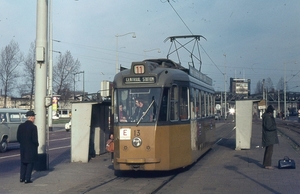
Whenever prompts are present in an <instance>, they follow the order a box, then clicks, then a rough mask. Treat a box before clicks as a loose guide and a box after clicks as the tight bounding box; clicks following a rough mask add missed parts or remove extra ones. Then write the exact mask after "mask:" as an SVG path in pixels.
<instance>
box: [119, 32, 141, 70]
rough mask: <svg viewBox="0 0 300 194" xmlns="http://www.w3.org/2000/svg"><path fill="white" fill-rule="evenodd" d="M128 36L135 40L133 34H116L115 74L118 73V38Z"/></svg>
mask: <svg viewBox="0 0 300 194" xmlns="http://www.w3.org/2000/svg"><path fill="white" fill-rule="evenodd" d="M128 34H132V38H136V35H135V32H128V33H126V34H121V35H119V34H117V35H115V36H116V74H117V73H118V72H119V48H118V39H119V37H122V36H126V35H128Z"/></svg>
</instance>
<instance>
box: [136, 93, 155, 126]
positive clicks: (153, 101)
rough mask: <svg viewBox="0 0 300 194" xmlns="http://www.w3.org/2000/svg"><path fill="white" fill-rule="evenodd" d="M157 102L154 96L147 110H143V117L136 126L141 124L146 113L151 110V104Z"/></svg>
mask: <svg viewBox="0 0 300 194" xmlns="http://www.w3.org/2000/svg"><path fill="white" fill-rule="evenodd" d="M154 103H155V100H154V96H152V102H151V103H150V105H149V106H148V108H147V109H146V111H145V112H143V114H142V116H141V118H140V119H139V120H138V122H137V123H136V126H138V125H139V124H140V122H141V121H142V120H143V119H144V117H145V115H146V114H147V113H148V112H149V110H150V108H151V106H152V105H153V104H154Z"/></svg>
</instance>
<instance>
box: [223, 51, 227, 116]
mask: <svg viewBox="0 0 300 194" xmlns="http://www.w3.org/2000/svg"><path fill="white" fill-rule="evenodd" d="M223 55H224V57H225V73H224V101H225V106H224V109H225V110H224V113H225V114H224V115H225V116H224V119H225V120H226V119H227V111H226V103H227V102H226V54H223Z"/></svg>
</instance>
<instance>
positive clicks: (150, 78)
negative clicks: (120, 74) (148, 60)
mask: <svg viewBox="0 0 300 194" xmlns="http://www.w3.org/2000/svg"><path fill="white" fill-rule="evenodd" d="M123 81H124V83H125V84H137V83H144V84H149V83H150V84H153V83H155V81H156V80H155V77H153V76H139V77H125V78H124V80H123Z"/></svg>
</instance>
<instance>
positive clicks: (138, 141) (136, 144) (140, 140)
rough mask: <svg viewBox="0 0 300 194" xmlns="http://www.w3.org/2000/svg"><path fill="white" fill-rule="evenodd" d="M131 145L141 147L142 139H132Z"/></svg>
mask: <svg viewBox="0 0 300 194" xmlns="http://www.w3.org/2000/svg"><path fill="white" fill-rule="evenodd" d="M132 145H133V147H136V148H138V147H140V146H141V145H142V139H141V138H139V137H135V138H133V139H132Z"/></svg>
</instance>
